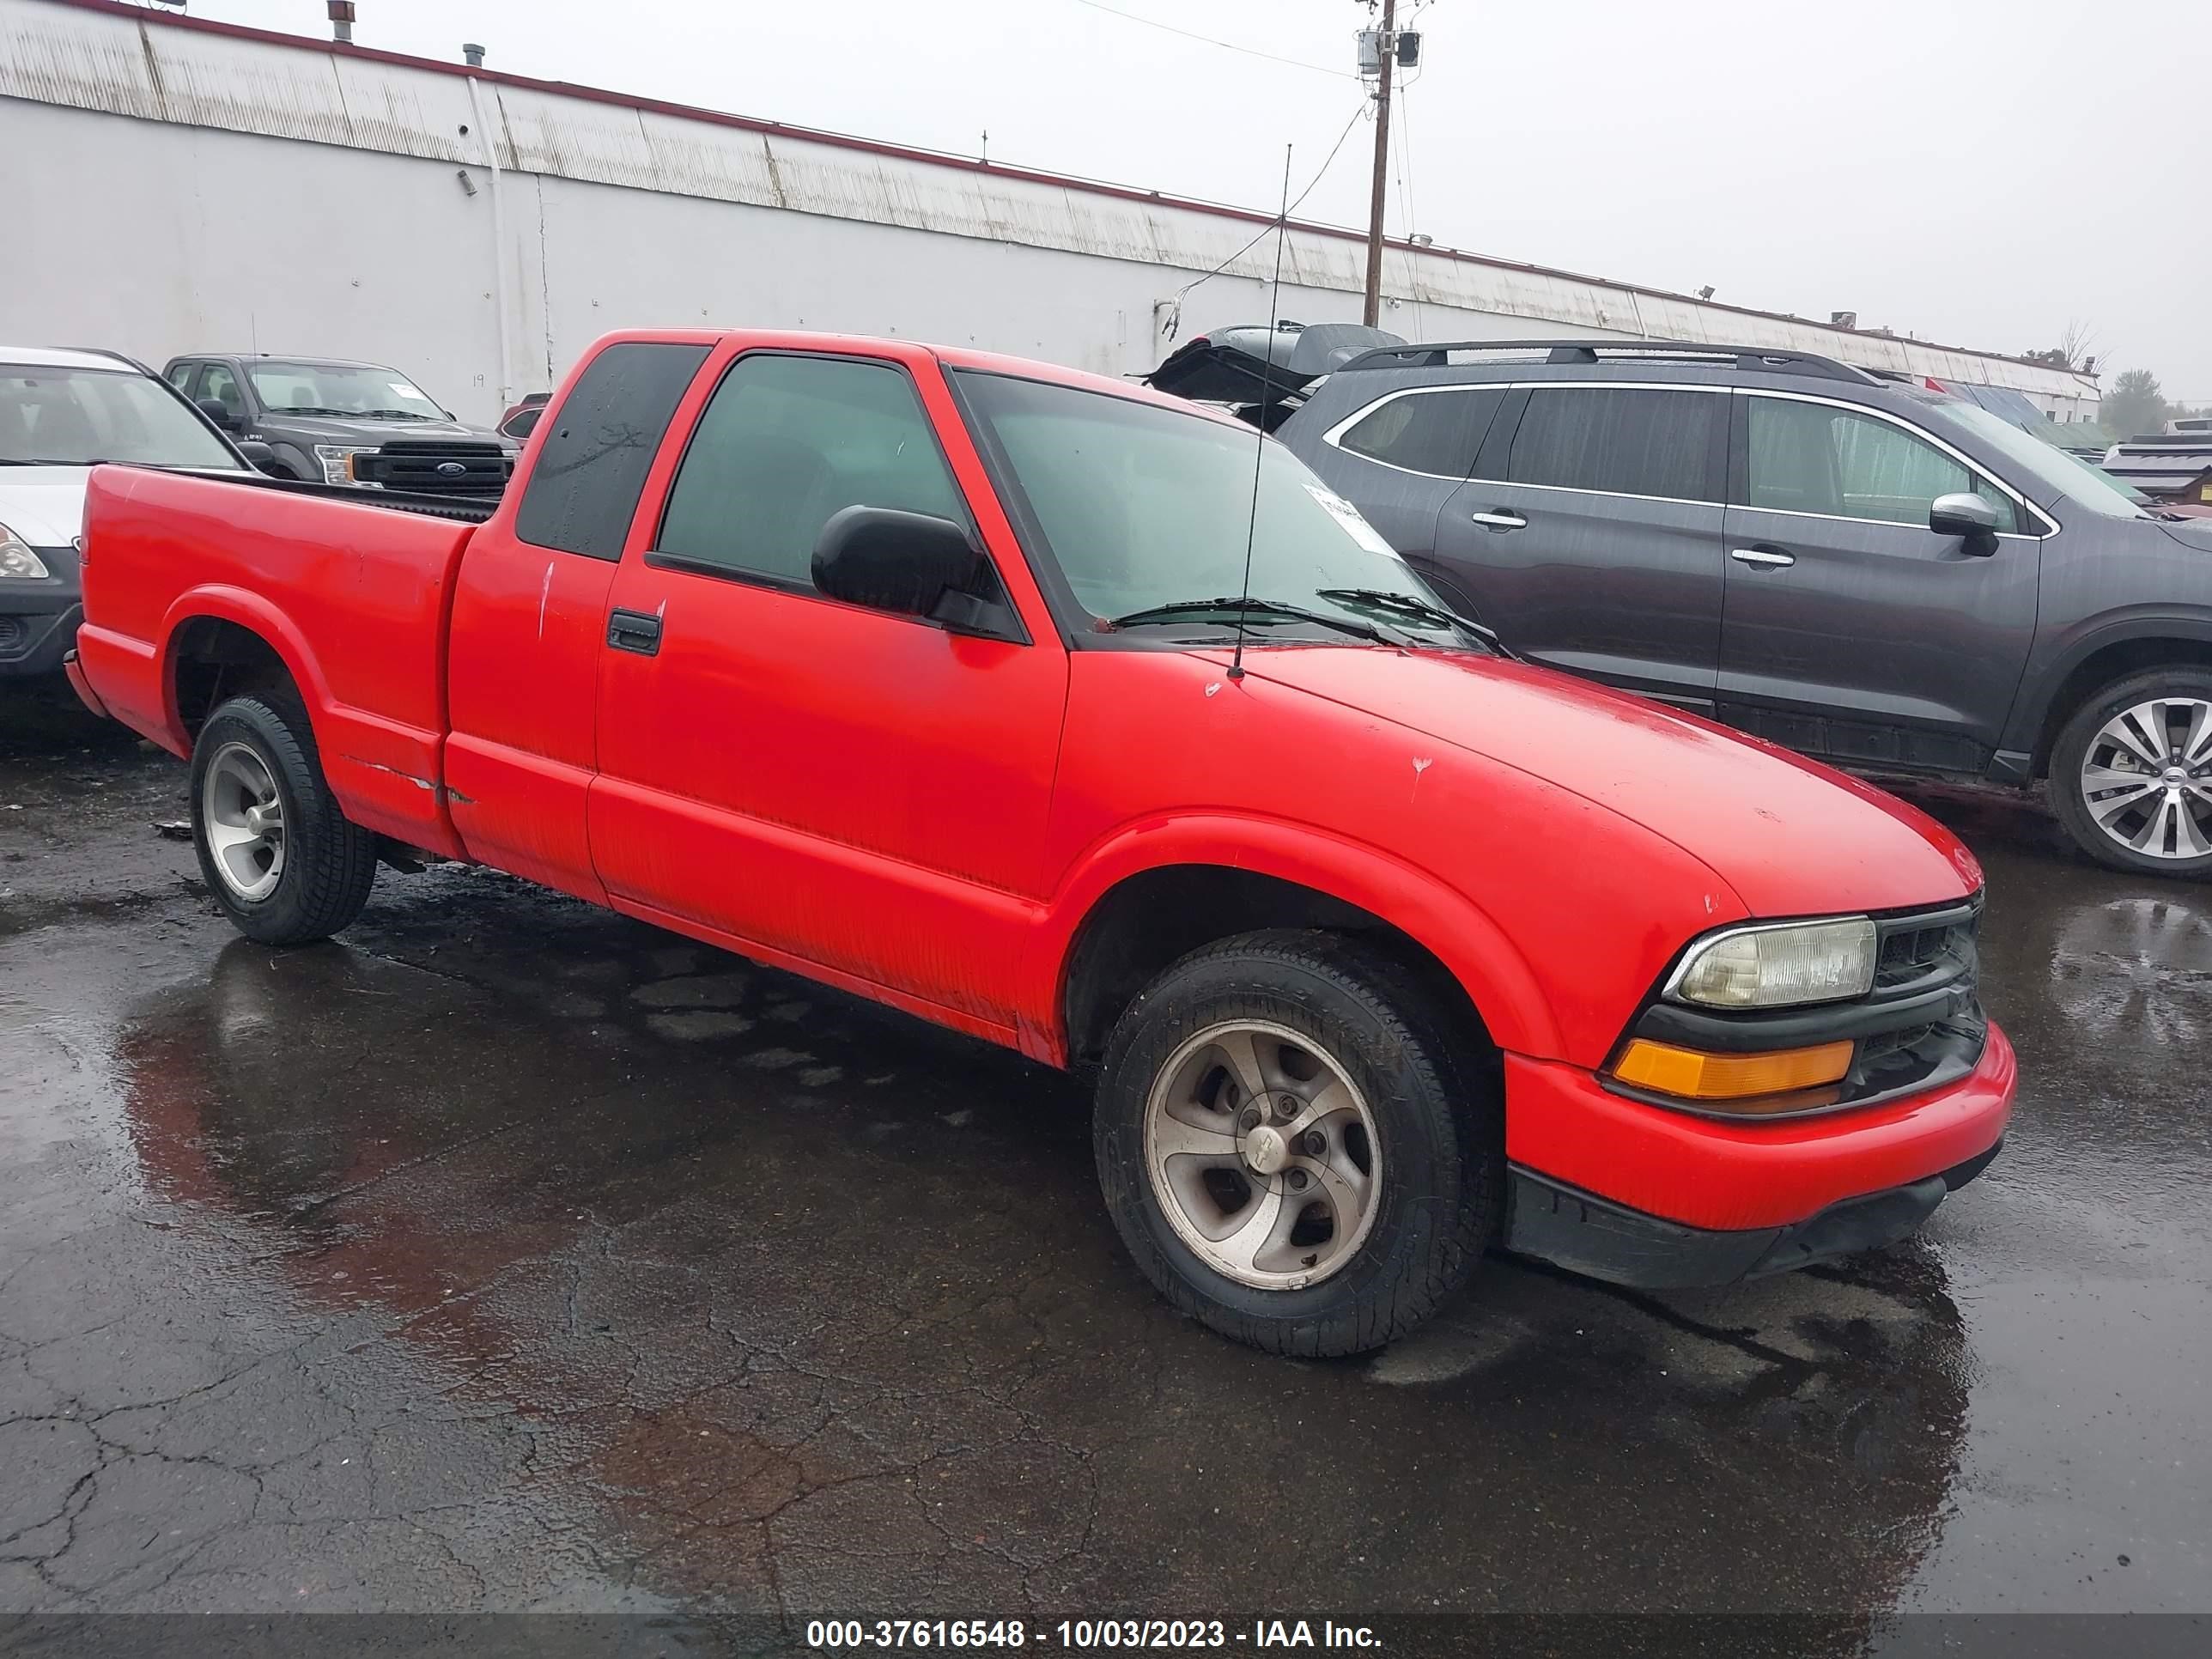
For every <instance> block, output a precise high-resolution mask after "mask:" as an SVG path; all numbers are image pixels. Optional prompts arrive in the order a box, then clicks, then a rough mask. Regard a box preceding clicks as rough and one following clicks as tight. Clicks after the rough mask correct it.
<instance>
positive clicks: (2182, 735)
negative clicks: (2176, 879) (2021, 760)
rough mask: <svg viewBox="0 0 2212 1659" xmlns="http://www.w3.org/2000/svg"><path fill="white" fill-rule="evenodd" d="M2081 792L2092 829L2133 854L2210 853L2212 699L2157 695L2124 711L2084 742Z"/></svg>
mask: <svg viewBox="0 0 2212 1659" xmlns="http://www.w3.org/2000/svg"><path fill="white" fill-rule="evenodd" d="M2080 787H2081V800H2082V804H2083V805H2085V806H2087V808H2088V811H2089V816H2090V817H2091V818H2092V819H2093V821H2094V822H2095V823H2096V824H2097V827H2098V828H2099V829H2101V830H2102V831H2103V832H2104V833H2105V834H2106V836H2109V837H2111V839H2112V841H2113V842H2117V843H2118V845H2120V846H2122V847H2124V848H2128V849H2129V850H2130V852H2133V853H2137V854H2142V855H2143V856H2145V857H2147V858H2154V859H2176V860H2179V859H2196V858H2203V856H2205V854H2212V702H2207V701H2206V700H2204V699H2203V698H2201V697H2160V698H2155V699H2154V700H2152V701H2150V702H2139V703H2136V704H2135V705H2134V706H2133V707H2132V708H2124V709H2122V710H2121V711H2120V712H2119V713H2118V714H2115V715H2113V716H2112V719H2110V720H2106V722H2105V723H2104V725H2102V726H2100V727H2098V728H2097V735H2096V736H2095V737H2093V738H2091V739H2090V740H2089V748H2088V751H2087V753H2086V754H2085V755H2084V756H2083V757H2082V759H2081V779H2080Z"/></svg>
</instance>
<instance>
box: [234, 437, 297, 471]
mask: <svg viewBox="0 0 2212 1659" xmlns="http://www.w3.org/2000/svg"><path fill="white" fill-rule="evenodd" d="M238 453H240V454H241V455H243V456H245V457H246V465H248V466H250V467H252V469H253V470H254V471H257V472H266V473H268V474H269V475H270V477H277V478H289V477H291V476H292V474H291V471H290V469H289V468H288V467H286V466H285V465H284V464H283V462H281V461H279V460H278V459H276V450H274V449H273V448H271V447H270V446H269V445H267V444H265V443H263V442H262V441H261V440H260V439H258V438H240V440H239V441H238Z"/></svg>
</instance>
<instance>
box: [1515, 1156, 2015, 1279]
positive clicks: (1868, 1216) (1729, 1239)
mask: <svg viewBox="0 0 2212 1659" xmlns="http://www.w3.org/2000/svg"><path fill="white" fill-rule="evenodd" d="M2002 1145H2003V1143H2002V1141H2000V1142H1999V1143H1998V1144H1997V1146H1992V1147H1990V1149H1989V1151H1987V1152H1983V1153H1980V1154H1979V1155H1978V1156H1976V1157H1974V1158H1968V1159H1967V1160H1966V1162H1965V1163H1964V1164H1958V1165H1956V1166H1955V1167H1954V1168H1952V1169H1948V1170H1943V1171H1942V1173H1940V1174H1937V1175H1932V1176H1929V1177H1928V1178H1927V1179H1926V1180H1924V1181H1916V1182H1910V1183H1908V1184H1907V1185H1905V1186H1902V1187H1892V1188H1889V1189H1888V1190H1887V1191H1886V1192H1879V1193H1867V1194H1863V1195H1861V1196H1860V1197H1857V1198H1847V1199H1845V1200H1843V1202H1841V1203H1840V1204H1832V1205H1830V1206H1828V1207H1827V1208H1826V1209H1825V1210H1822V1211H1821V1212H1820V1213H1819V1214H1817V1215H1814V1216H1811V1217H1808V1218H1807V1219H1805V1220H1803V1221H1801V1222H1797V1223H1796V1224H1795V1225H1790V1226H1786V1227H1746V1228H1738V1229H1734V1230H1729V1231H1721V1230H1717V1229H1712V1228H1705V1227H1686V1226H1684V1225H1681V1223H1680V1222H1678V1221H1668V1220H1664V1219H1662V1218H1660V1217H1658V1216H1656V1215H1646V1214H1645V1213H1644V1212H1642V1211H1641V1210H1631V1209H1628V1208H1626V1207H1625V1206H1621V1205H1619V1204H1613V1203H1608V1202H1607V1200H1604V1199H1601V1198H1598V1197H1595V1196H1593V1195H1592V1194H1589V1193H1581V1192H1577V1191H1575V1190H1574V1189H1573V1188H1571V1187H1562V1186H1560V1185H1559V1183H1558V1182H1553V1181H1547V1180H1546V1179H1545V1178H1544V1177H1543V1176H1540V1175H1538V1174H1536V1173H1535V1171H1534V1170H1523V1169H1521V1168H1519V1167H1517V1166H1516V1167H1515V1168H1514V1169H1513V1170H1511V1171H1510V1176H1509V1181H1510V1185H1509V1187H1508V1190H1507V1195H1506V1223H1505V1248H1506V1249H1509V1250H1516V1251H1518V1252H1519V1253H1520V1254H1521V1255H1534V1256H1541V1257H1542V1258H1543V1259H1544V1260H1545V1261H1549V1262H1552V1263H1554V1264H1555V1265H1557V1266H1559V1267H1565V1268H1567V1269H1568V1270H1570V1271H1571V1272H1573V1273H1583V1274H1586V1275H1587V1276H1589V1278H1591V1279H1606V1280H1607V1281H1609V1282H1610V1283H1613V1284H1615V1285H1632V1286H1634V1287H1635V1288H1636V1289H1638V1290H1646V1291H1687V1290H1704V1289H1710V1288H1712V1287H1715V1286H1717V1285H1734V1284H1736V1283H1738V1282H1739V1281H1741V1280H1743V1279H1763V1278H1765V1276H1766V1275H1767V1274H1769V1273H1788V1272H1789V1271H1790V1269H1792V1268H1795V1267H1810V1266H1812V1265H1813V1263H1814V1262H1816V1261H1832V1260H1833V1259H1834V1258H1835V1257H1837V1256H1839V1255H1854V1254H1856V1253H1857V1252H1858V1251H1860V1250H1873V1249H1881V1247H1882V1246H1883V1245H1885V1244H1894V1243H1897V1241H1898V1240H1899V1239H1900V1238H1903V1237H1906V1236H1907V1235H1908V1234H1911V1233H1913V1232H1916V1231H1918V1230H1919V1227H1920V1224H1921V1223H1922V1222H1923V1221H1925V1220H1927V1219H1928V1218H1929V1216H1931V1215H1933V1214H1934V1213H1935V1212H1936V1206H1937V1205H1939V1204H1941V1203H1942V1201H1943V1199H1944V1197H1945V1195H1946V1194H1949V1193H1954V1192H1956V1191H1957V1190H1958V1189H1959V1188H1961V1187H1963V1186H1965V1185H1966V1183H1967V1182H1970V1181H1972V1179H1973V1178H1974V1177H1975V1176H1978V1175H1979V1174H1981V1172H1982V1171H1983V1170H1985V1169H1987V1168H1989V1166H1990V1162H1991V1161H1992V1160H1993V1159H1995V1158H1996V1155H1997V1152H1998V1151H1999V1149H2000V1148H2001V1147H2002Z"/></svg>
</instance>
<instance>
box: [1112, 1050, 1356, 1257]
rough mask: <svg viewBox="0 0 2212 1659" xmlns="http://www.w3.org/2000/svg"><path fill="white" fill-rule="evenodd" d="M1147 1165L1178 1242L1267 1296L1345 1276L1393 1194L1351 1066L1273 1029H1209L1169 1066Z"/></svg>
mask: <svg viewBox="0 0 2212 1659" xmlns="http://www.w3.org/2000/svg"><path fill="white" fill-rule="evenodd" d="M1145 1168H1146V1172H1147V1173H1148V1175H1149V1176H1151V1180H1152V1191H1153V1193H1154V1194H1155V1195H1156V1196H1157V1197H1158V1200H1159V1205H1160V1208H1161V1210H1162V1211H1163V1212H1164V1213H1165V1215H1166V1217H1167V1219H1168V1222H1169V1225H1170V1226H1172V1227H1173V1228H1174V1229H1175V1231H1176V1237H1179V1238H1180V1239H1182V1242H1183V1243H1184V1244H1186V1245H1187V1246H1188V1247H1189V1249H1191V1251H1192V1252H1193V1253H1194V1254H1195V1255H1197V1256H1198V1257H1199V1259H1200V1261H1204V1262H1205V1263H1206V1266H1207V1267H1211V1268H1212V1269H1213V1270H1214V1271H1215V1272H1216V1273H1220V1274H1222V1275H1223V1276H1224V1277H1225V1278H1228V1279H1234V1280H1235V1281H1236V1282H1237V1283H1238V1284H1240V1285H1251V1286H1254V1287H1255V1288H1257V1289H1261V1290H1298V1289H1302V1288H1304V1286H1306V1285H1313V1284H1317V1283H1319V1282H1320V1281H1321V1280H1322V1279H1327V1278H1328V1277H1329V1276H1330V1275H1331V1274H1333V1273H1337V1272H1338V1271H1340V1269H1341V1268H1343V1267H1345V1266H1346V1264H1347V1263H1348V1262H1350V1261H1351V1260H1352V1257H1353V1256H1354V1255H1357V1254H1358V1250H1359V1247H1360V1246H1361V1244H1363V1243H1365V1242H1366V1238H1367V1235H1368V1233H1369V1231H1370V1230H1371V1229H1372V1228H1373V1226H1374V1225H1375V1217H1376V1211H1377V1210H1378V1209H1379V1208H1380V1200H1381V1197H1382V1192H1383V1164H1382V1148H1381V1141H1380V1137H1379V1136H1378V1135H1377V1134H1376V1127H1375V1118H1374V1115H1373V1113H1372V1112H1371V1111H1370V1110H1369V1109H1368V1104H1367V1102H1366V1099H1365V1097H1364V1096H1362V1094H1361V1093H1360V1091H1359V1089H1358V1086H1357V1085H1355V1084H1354V1083H1353V1082H1352V1078H1351V1075H1350V1073H1348V1072H1347V1071H1346V1068H1345V1066H1344V1065H1343V1063H1342V1062H1341V1061H1340V1060H1337V1059H1336V1058H1335V1057H1334V1055H1332V1054H1329V1053H1328V1050H1327V1049H1325V1048H1322V1046H1321V1045H1320V1044H1318V1043H1316V1042H1315V1041H1314V1040H1313V1039H1312V1038H1310V1037H1309V1036H1303V1035H1301V1034H1300V1033H1298V1032H1297V1031H1294V1030H1291V1029H1290V1028H1289V1027H1287V1026H1284V1025H1278V1024H1273V1023H1271V1022H1268V1021H1265V1020H1249V1019H1239V1020H1231V1021H1227V1022H1225V1023H1223V1024H1218V1025H1213V1026H1209V1027H1208V1028H1207V1029H1206V1030H1202V1031H1200V1032H1199V1033H1198V1034H1197V1035H1195V1036H1192V1037H1191V1038H1189V1039H1188V1041H1186V1042H1183V1043H1182V1045H1181V1046H1180V1047H1179V1048H1176V1051H1175V1053H1174V1054H1171V1055H1170V1056H1169V1058H1168V1060H1167V1063H1166V1064H1165V1065H1164V1066H1161V1068H1160V1070H1159V1072H1158V1075H1157V1076H1156V1077H1155V1078H1154V1079H1153V1082H1152V1091H1151V1094H1150V1095H1149V1097H1147V1099H1146V1106H1145Z"/></svg>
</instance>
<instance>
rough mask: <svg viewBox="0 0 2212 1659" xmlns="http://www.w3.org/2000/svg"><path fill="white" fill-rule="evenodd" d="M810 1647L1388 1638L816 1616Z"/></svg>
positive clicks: (1327, 1624)
mask: <svg viewBox="0 0 2212 1659" xmlns="http://www.w3.org/2000/svg"><path fill="white" fill-rule="evenodd" d="M806 1644H807V1646H809V1647H811V1648H823V1649H839V1648H1021V1647H1031V1646H1034V1647H1037V1648H1042V1649H1051V1648H1060V1649H1066V1650H1075V1651H1086V1650H1096V1649H1139V1650H1142V1649H1175V1648H1225V1647H1230V1646H1232V1645H1235V1646H1243V1647H1249V1648H1359V1649H1370V1650H1372V1649H1376V1648H1380V1647H1381V1646H1382V1645H1383V1642H1382V1638H1380V1637H1379V1636H1377V1635H1376V1633H1375V1632H1374V1631H1372V1630H1371V1629H1370V1628H1369V1627H1368V1626H1364V1625H1340V1624H1338V1623H1336V1622H1335V1621H1334V1620H1329V1619H1324V1620H1321V1621H1319V1625H1318V1627H1316V1624H1315V1622H1314V1621H1312V1620H1304V1619H1255V1620H1252V1621H1251V1623H1250V1625H1249V1626H1243V1627H1240V1626H1231V1625H1230V1624H1229V1623H1228V1622H1227V1621H1226V1620H1220V1619H1063V1620H1060V1621H1059V1622H1058V1623H1057V1624H1051V1623H1048V1624H1042V1625H1039V1626H1036V1628H1035V1629H1031V1628H1030V1626H1028V1625H1027V1624H1026V1623H1025V1622H1024V1620H1018V1619H866V1620H863V1619H817V1620H810V1621H809V1622H808V1624H807V1626H806Z"/></svg>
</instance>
